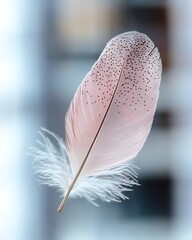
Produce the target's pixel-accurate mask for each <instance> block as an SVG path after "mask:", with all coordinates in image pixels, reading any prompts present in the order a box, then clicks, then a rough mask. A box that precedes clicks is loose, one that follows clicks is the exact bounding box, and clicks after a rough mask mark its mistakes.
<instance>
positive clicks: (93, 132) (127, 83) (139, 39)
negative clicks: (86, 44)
mask: <svg viewBox="0 0 192 240" xmlns="http://www.w3.org/2000/svg"><path fill="white" fill-rule="evenodd" d="M161 70H162V66H161V59H160V55H159V52H158V49H157V48H156V47H155V46H154V43H153V42H152V41H151V40H150V39H149V38H148V37H147V36H146V35H145V34H142V33H138V32H126V33H123V34H120V35H118V36H116V37H114V38H113V39H112V40H111V41H109V42H108V43H107V45H106V47H105V49H104V50H103V52H102V54H101V56H100V57H99V59H98V60H97V61H96V63H95V64H94V65H93V67H92V68H91V70H90V72H88V74H87V75H86V77H85V78H84V80H83V82H82V84H81V85H80V86H79V87H78V89H77V91H76V93H75V96H74V99H73V101H72V103H71V105H70V107H69V110H68V112H67V115H66V119H65V126H66V151H67V158H68V159H67V160H65V162H64V163H63V165H62V164H61V163H58V164H60V167H61V170H60V171H61V172H59V173H58V171H59V170H57V171H56V170H55V172H56V173H53V172H54V171H53V170H50V171H49V170H48V169H46V167H47V165H51V161H52V164H53V165H54V166H55V165H56V163H55V162H54V163H53V160H51V157H50V155H46V156H47V158H46V160H45V158H44V160H43V161H41V162H43V163H48V164H44V165H43V164H40V167H39V166H38V168H37V170H38V171H39V172H40V173H41V174H42V176H43V177H46V178H48V184H49V185H53V186H59V188H60V190H61V191H62V192H63V195H64V196H65V198H64V200H63V202H62V204H61V206H60V208H59V211H61V209H62V208H63V206H64V204H65V202H66V199H67V198H68V196H69V195H74V196H75V197H76V196H78V195H79V196H83V197H87V196H86V192H89V191H90V194H89V193H88V197H87V198H88V200H90V201H91V202H94V201H95V199H96V198H98V197H99V198H101V199H102V200H104V201H110V200H114V201H116V200H117V201H118V200H119V198H126V197H125V196H124V195H123V193H122V192H123V191H125V190H128V188H126V187H124V186H123V185H126V186H128V187H129V186H131V185H133V184H137V181H136V179H135V177H136V173H135V171H134V170H133V166H131V163H130V160H131V159H133V158H135V157H136V155H137V154H138V152H139V151H140V150H141V148H142V146H143V144H144V142H145V140H146V138H147V136H148V134H149V132H150V129H151V125H152V122H153V117H154V113H155V109H156V105H157V100H158V96H159V86H160V80H161ZM44 140H45V142H46V141H48V140H47V139H46V138H45V137H44ZM58 141H59V140H58ZM62 144H63V143H62ZM62 144H61V143H60V146H61V145H62ZM49 145H50V146H52V145H51V143H50V142H49ZM61 147H63V149H64V146H63V145H62V146H61ZM36 152H37V151H36ZM38 154H39V152H38ZM41 155H42V152H41ZM52 158H53V157H52ZM36 159H38V160H39V159H41V160H42V159H43V158H42V157H41V158H40V157H39V155H38V157H36ZM68 161H69V162H68ZM45 165H46V167H45ZM66 165H67V167H68V168H69V169H70V170H69V172H70V174H68V175H70V177H69V176H66V175H67V174H66V172H65V171H63V173H62V169H63V168H66ZM69 166H70V167H69ZM52 169H53V166H52ZM62 174H65V176H62ZM127 175H128V177H129V180H128V179H127ZM64 178H65V182H66V178H67V184H65V185H66V186H65V187H62V186H61V185H62V184H63V179H64ZM115 178H116V179H115ZM95 179H96V180H98V179H99V180H98V181H99V184H101V185H102V181H103V184H104V181H108V179H110V181H112V182H113V185H110V181H108V182H106V186H105V184H104V186H105V187H106V192H105V189H102V190H101V194H100V195H99V193H98V194H96V195H94V194H93V192H94V191H98V192H99V191H100V190H99V189H96V188H98V187H99V186H97V184H96V185H94V181H95ZM92 180H94V181H92ZM101 180H102V181H101ZM120 180H121V181H120ZM126 180H127V184H126ZM86 181H87V182H90V184H88V185H87V183H86ZM46 183H47V182H46ZM83 184H84V185H85V186H86V187H85V189H84V190H82V192H80V193H77V194H76V193H75V191H77V192H78V191H81V190H78V189H77V188H79V189H81V185H83ZM91 184H92V185H91ZM118 184H119V186H118ZM109 185H110V186H109ZM87 186H88V187H87ZM113 187H114V188H113ZM82 188H83V187H82ZM100 188H102V187H100ZM110 191H111V192H110ZM70 193H71V194H70Z"/></svg>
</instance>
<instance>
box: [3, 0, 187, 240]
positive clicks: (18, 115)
mask: <svg viewBox="0 0 192 240" xmlns="http://www.w3.org/2000/svg"><path fill="white" fill-rule="evenodd" d="M191 11H192V1H191V0H182V1H179V0H145V1H144V0H102V1H100V0H89V1H86V0H55V1H46V0H44V1H43V0H42V1H38V0H28V1H25V0H1V1H0V239H1V240H26V239H27V240H34V239H36V240H53V239H54V240H98V239H105V240H115V239H132V240H141V239H142V240H145V239H147V240H154V239H156V240H168V239H170V240H192V159H191V158H192V106H191V103H192V93H191V92H192V29H191V23H192V14H191ZM131 30H137V31H141V32H144V33H146V34H148V35H149V37H150V38H151V39H152V40H153V41H154V42H155V44H156V45H157V46H158V48H159V51H160V54H161V57H162V61H163V76H162V84H161V92H160V99H159V104H158V109H157V113H156V116H155V121H154V126H153V128H152V131H151V134H150V136H149V138H148V140H147V142H146V144H145V146H144V148H143V149H142V151H141V152H140V154H139V156H138V157H137V159H136V160H135V161H136V164H137V166H138V167H140V168H141V171H139V181H140V183H141V185H142V186H141V187H135V188H134V191H133V192H129V193H128V196H129V197H130V200H128V201H123V202H122V203H109V204H103V203H100V202H99V204H100V207H99V208H97V207H95V206H92V205H91V204H89V203H87V202H86V201H85V200H79V199H78V200H71V201H68V203H67V206H66V207H65V209H64V211H63V212H62V213H61V214H58V213H57V212H56V209H57V207H58V205H59V203H60V200H61V199H60V198H59V194H58V193H57V192H56V190H55V189H51V188H48V187H46V186H41V185H38V182H37V181H36V178H37V176H36V175H35V174H33V172H32V158H31V157H30V156H28V155H27V152H28V147H29V146H36V139H39V134H38V131H39V129H40V127H45V128H47V129H49V130H51V131H53V132H55V133H56V134H58V135H59V136H61V137H64V117H65V113H66V110H67V109H68V106H69V103H70V101H71V99H72V97H73V94H74V92H75V90H76V88H77V86H78V85H79V84H80V83H81V81H82V79H83V77H84V76H85V74H86V73H87V72H88V71H89V69H90V67H91V66H92V65H93V63H94V62H95V61H96V59H97V58H98V56H99V54H100V53H101V51H102V50H103V48H104V46H105V44H106V42H107V41H109V40H110V39H111V38H112V37H113V36H115V35H117V34H119V33H122V32H124V31H131Z"/></svg>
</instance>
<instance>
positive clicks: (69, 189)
mask: <svg viewBox="0 0 192 240" xmlns="http://www.w3.org/2000/svg"><path fill="white" fill-rule="evenodd" d="M124 63H125V60H124V62H123V66H124ZM122 69H123V67H122ZM121 74H122V70H121ZM121 74H120V77H121ZM120 77H119V80H120ZM119 80H118V83H117V85H116V87H115V90H114V92H113V95H112V98H111V100H110V103H109V106H108V108H107V111H106V113H105V115H104V117H103V120H102V122H101V124H100V126H99V129H98V131H97V133H96V135H95V138H94V140H93V142H92V144H91V146H90V148H89V150H88V152H87V155H86V156H85V159H84V160H83V162H82V164H81V166H80V168H79V171H78V172H77V174H76V176H75V177H74V179H73V181H72V183H71V184H70V186H69V188H68V190H67V193H66V195H65V196H64V198H63V200H62V202H61V204H60V206H59V208H58V210H57V211H58V212H61V211H62V209H63V208H64V206H65V203H66V201H67V199H68V197H69V194H70V192H71V190H72V189H73V186H74V185H75V182H76V181H77V179H78V177H79V174H80V173H81V171H82V169H83V167H84V165H85V163H86V161H87V158H88V156H89V153H90V152H91V149H92V147H93V145H94V143H95V141H96V139H97V136H98V135H99V132H100V130H101V128H102V126H103V123H104V121H105V118H106V116H107V113H108V111H109V109H110V107H111V103H112V101H113V98H114V95H115V93H116V91H117V87H118V85H119Z"/></svg>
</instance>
